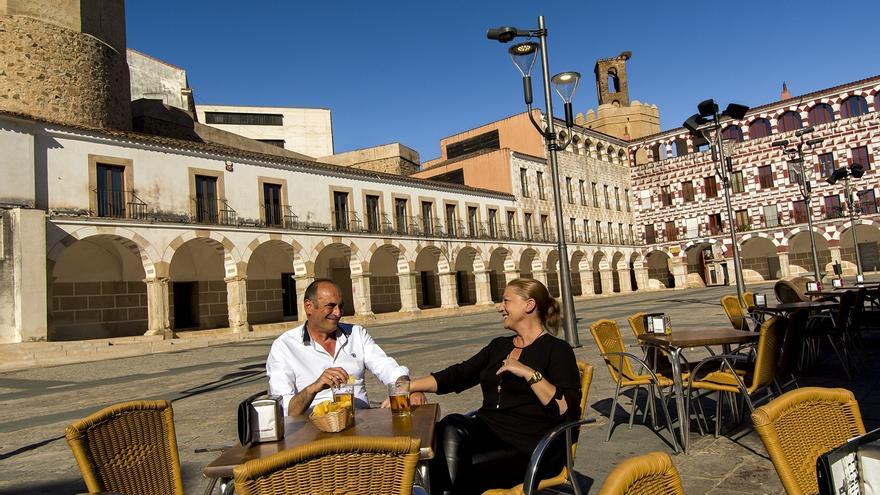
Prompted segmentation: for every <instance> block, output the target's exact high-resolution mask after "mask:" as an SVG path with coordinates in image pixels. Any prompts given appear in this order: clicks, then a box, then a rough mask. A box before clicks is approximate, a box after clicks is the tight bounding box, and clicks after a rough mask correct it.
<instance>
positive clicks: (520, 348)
mask: <svg viewBox="0 0 880 495" xmlns="http://www.w3.org/2000/svg"><path fill="white" fill-rule="evenodd" d="M545 333H547V330H541V333H539V334H538V336H537V337H535V340H538V339H539V338H541V336H542V335H544V334H545ZM517 337H519V335H517ZM519 338H520V340H522V341H523V342H525V339H523V338H522V337H519ZM514 340H516V337H514ZM535 340H533V341H532V343H531V344H526V345H524V346H522V347H520V346H518V345H516V344H513V348H514V349H519V350H523V349H525V348H526V347H528V346H530V345H532V344H534V343H535ZM511 343H513V341H511ZM511 352H513V351H511ZM507 357H508V358H510V355H509V354H508V355H507Z"/></svg>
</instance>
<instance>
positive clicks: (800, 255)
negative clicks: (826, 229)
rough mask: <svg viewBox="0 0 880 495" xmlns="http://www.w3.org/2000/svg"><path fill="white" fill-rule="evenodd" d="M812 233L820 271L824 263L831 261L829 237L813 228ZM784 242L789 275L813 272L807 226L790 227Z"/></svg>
mask: <svg viewBox="0 0 880 495" xmlns="http://www.w3.org/2000/svg"><path fill="white" fill-rule="evenodd" d="M813 234H814V235H813V237H814V239H815V242H816V254H817V258H818V260H819V270H820V271H821V270H823V269H824V267H825V266H826V265H828V264H829V263H831V250H830V249H829V248H830V246H829V242H830V239H829V238H828V237H826V235H825V234H824V233H823V232H820V231H819V230H818V229H815V228H814V229H813ZM784 244H785V245H786V246H788V267H789V275H790V276H795V275H798V274H802V273H805V274H811V273H813V254H812V249H811V247H810V230H809V228H807V227H798V228H795V229H792V231H791V232H790V233H789V235H788V236H787V237H785V239H784Z"/></svg>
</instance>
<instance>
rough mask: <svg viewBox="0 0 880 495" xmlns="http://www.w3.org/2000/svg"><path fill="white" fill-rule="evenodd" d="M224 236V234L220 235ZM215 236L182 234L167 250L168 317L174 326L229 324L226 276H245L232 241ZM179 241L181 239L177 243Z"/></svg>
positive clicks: (192, 327)
mask: <svg viewBox="0 0 880 495" xmlns="http://www.w3.org/2000/svg"><path fill="white" fill-rule="evenodd" d="M220 237H222V236H220ZM222 238H223V239H224V240H226V241H227V244H223V243H221V241H220V240H218V239H217V238H215V237H214V236H206V235H198V236H196V235H185V234H184V235H181V236H178V237H177V238H176V239H175V240H174V241H173V242H172V243H171V244H170V245H169V246H168V248H167V249H166V250H165V255H166V256H169V254H170V257H169V258H167V263H168V277H169V279H170V280H171V283H170V284H169V290H168V292H169V299H170V303H169V305H168V306H169V320H170V323H171V328H173V329H206V328H223V327H226V326H228V325H229V307H228V304H227V283H226V279H235V278H236V277H239V276H242V275H245V274H246V272H247V269H246V267H245V266H244V264H243V263H241V262H240V260H239V259H238V258H237V257H233V253H234V251H235V248H234V247H231V248H230V246H232V245H231V242H228V239H226V238H225V237H222ZM178 241H179V242H178Z"/></svg>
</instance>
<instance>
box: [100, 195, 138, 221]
mask: <svg viewBox="0 0 880 495" xmlns="http://www.w3.org/2000/svg"><path fill="white" fill-rule="evenodd" d="M91 191H92V194H93V196H94V198H95V209H96V210H97V211H95V212H92V214H93V215H95V216H98V217H106V218H128V219H132V220H145V219H146V218H147V203H145V202H143V201H142V200H141V199H140V198H138V197H137V195H136V194H135V193H134V191H119V190H113V189H92V190H91Z"/></svg>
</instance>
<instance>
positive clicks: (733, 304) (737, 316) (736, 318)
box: [721, 295, 748, 330]
mask: <svg viewBox="0 0 880 495" xmlns="http://www.w3.org/2000/svg"><path fill="white" fill-rule="evenodd" d="M721 307H722V308H724V312H725V313H726V314H727V319H728V320H730V324H731V325H733V328H736V329H739V330H746V329H748V326H747V325H746V318H745V314H744V313H743V307H742V305H740V303H739V297H737V296H731V295H727V296H722V297H721Z"/></svg>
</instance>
